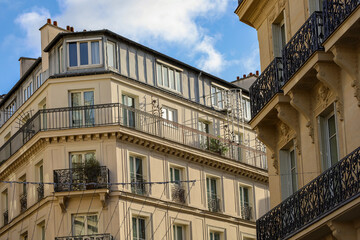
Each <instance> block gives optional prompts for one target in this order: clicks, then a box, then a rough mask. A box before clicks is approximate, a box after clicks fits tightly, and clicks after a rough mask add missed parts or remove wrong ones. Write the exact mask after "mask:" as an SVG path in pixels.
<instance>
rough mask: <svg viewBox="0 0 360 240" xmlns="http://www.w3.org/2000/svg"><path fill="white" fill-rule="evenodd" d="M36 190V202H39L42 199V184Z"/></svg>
mask: <svg viewBox="0 0 360 240" xmlns="http://www.w3.org/2000/svg"><path fill="white" fill-rule="evenodd" d="M36 190H37V197H38V201H40V200H41V199H43V198H44V184H39V186H38V187H37V189H36Z"/></svg>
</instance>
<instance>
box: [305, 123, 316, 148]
mask: <svg viewBox="0 0 360 240" xmlns="http://www.w3.org/2000/svg"><path fill="white" fill-rule="evenodd" d="M306 127H307V128H308V129H309V136H310V137H311V143H314V128H313V126H312V124H311V121H308V122H307V124H306Z"/></svg>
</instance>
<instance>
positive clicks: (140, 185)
mask: <svg viewBox="0 0 360 240" xmlns="http://www.w3.org/2000/svg"><path fill="white" fill-rule="evenodd" d="M131 192H132V193H135V194H138V195H146V194H148V184H147V183H146V180H145V179H143V178H142V177H141V176H140V177H139V176H137V177H136V178H132V179H131Z"/></svg>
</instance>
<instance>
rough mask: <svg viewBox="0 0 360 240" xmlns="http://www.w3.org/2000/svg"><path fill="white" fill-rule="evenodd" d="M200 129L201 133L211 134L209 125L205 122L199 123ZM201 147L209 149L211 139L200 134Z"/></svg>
mask: <svg viewBox="0 0 360 240" xmlns="http://www.w3.org/2000/svg"><path fill="white" fill-rule="evenodd" d="M198 129H199V131H200V132H203V133H206V134H209V124H208V123H206V122H204V121H199V122H198ZM199 141H200V147H201V148H203V149H209V138H208V137H207V136H206V135H205V134H204V135H203V134H199Z"/></svg>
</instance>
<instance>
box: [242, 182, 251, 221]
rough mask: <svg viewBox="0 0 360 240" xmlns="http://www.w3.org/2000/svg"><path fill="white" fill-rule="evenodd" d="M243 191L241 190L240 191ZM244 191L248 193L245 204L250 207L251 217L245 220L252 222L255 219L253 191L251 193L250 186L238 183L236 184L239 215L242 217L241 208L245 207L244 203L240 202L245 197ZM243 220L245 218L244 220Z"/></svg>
mask: <svg viewBox="0 0 360 240" xmlns="http://www.w3.org/2000/svg"><path fill="white" fill-rule="evenodd" d="M241 189H243V190H241ZM244 189H247V192H248V194H247V195H248V202H247V204H248V205H247V206H248V207H251V217H250V219H246V220H250V221H252V220H254V219H255V209H254V191H253V187H252V186H251V185H248V184H244V183H239V184H238V190H239V213H240V216H241V217H244V216H243V214H245V213H243V212H242V208H243V207H245V201H243V202H242V201H241V200H242V199H244V197H245V192H244ZM244 219H245V218H244Z"/></svg>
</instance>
